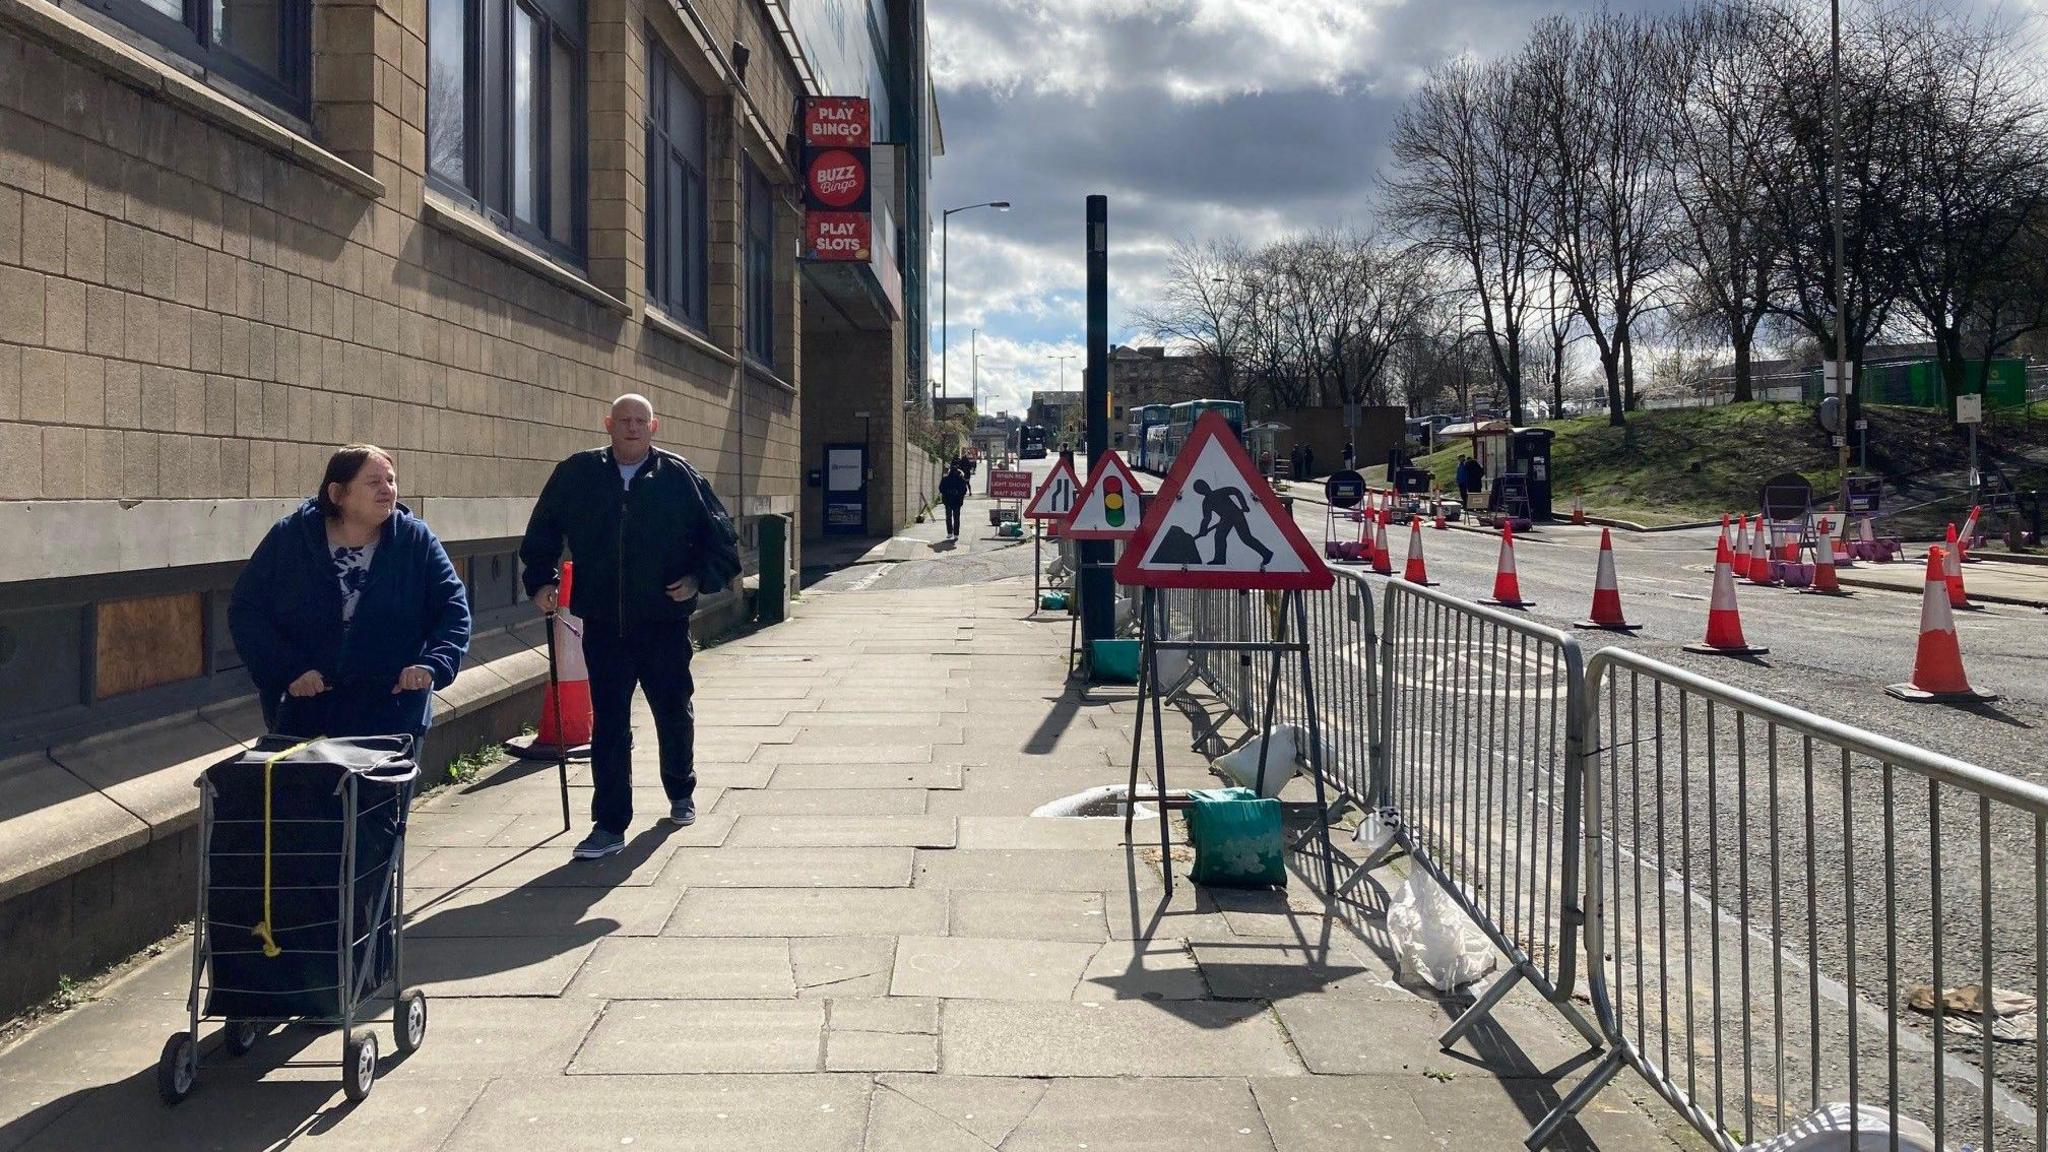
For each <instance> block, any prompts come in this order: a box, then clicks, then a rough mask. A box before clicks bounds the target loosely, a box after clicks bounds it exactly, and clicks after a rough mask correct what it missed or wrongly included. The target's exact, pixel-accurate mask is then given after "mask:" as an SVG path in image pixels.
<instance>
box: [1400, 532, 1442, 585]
mask: <svg viewBox="0 0 2048 1152" xmlns="http://www.w3.org/2000/svg"><path fill="white" fill-rule="evenodd" d="M1401 579H1403V580H1406V581H1407V582H1409V583H1410V584H1420V585H1422V586H1423V587H1424V588H1430V587H1434V586H1435V584H1436V581H1434V580H1431V579H1430V578H1429V568H1428V567H1427V566H1426V565H1424V564H1423V562H1422V517H1420V516H1414V517H1410V518H1409V520H1408V564H1407V567H1405V568H1403V569H1402V570H1401Z"/></svg>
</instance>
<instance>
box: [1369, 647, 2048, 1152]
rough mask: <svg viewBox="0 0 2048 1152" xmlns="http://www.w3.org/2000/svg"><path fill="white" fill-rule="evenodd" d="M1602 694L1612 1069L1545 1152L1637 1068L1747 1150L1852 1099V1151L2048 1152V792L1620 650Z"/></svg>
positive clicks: (1597, 922)
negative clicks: (1916, 1129)
mask: <svg viewBox="0 0 2048 1152" xmlns="http://www.w3.org/2000/svg"><path fill="white" fill-rule="evenodd" d="M1398 623H1399V622H1398V621H1390V631H1391V629H1392V627H1395V626H1398ZM1586 685H1587V687H1586V691H1585V692H1584V693H1583V699H1584V701H1585V705H1586V707H1585V709H1584V711H1583V713H1582V714H1581V717H1580V718H1581V723H1582V725H1583V730H1584V737H1583V740H1584V745H1585V759H1584V763H1585V772H1584V785H1585V792H1586V796H1585V800H1586V804H1585V840H1586V853H1585V860H1586V890H1587V917H1586V922H1585V950H1586V955H1587V956H1588V957H1590V958H1591V959H1590V960H1589V962H1588V965H1587V968H1588V973H1587V990H1588V992H1589V994H1590V995H1591V997H1592V1001H1593V1004H1594V1009H1595V1014H1596V1016H1597V1017H1598V1019H1599V1023H1600V1030H1601V1032H1602V1033H1603V1034H1604V1036H1605V1037H1606V1039H1607V1041H1608V1043H1609V1045H1610V1048H1609V1054H1608V1057H1607V1059H1606V1061H1605V1062H1604V1063H1603V1064H1601V1065H1600V1066H1599V1067H1598V1068H1597V1069H1596V1070H1595V1071H1594V1073H1593V1074H1592V1075H1590V1076H1588V1077H1587V1078H1586V1079H1585V1080H1584V1081H1582V1082H1581V1085H1580V1087H1579V1088H1578V1089H1577V1091H1575V1092H1574V1093H1573V1095H1572V1096H1571V1097H1570V1098H1568V1099H1567V1100H1566V1101H1565V1102H1564V1104H1563V1105H1562V1106H1561V1107H1560V1109H1559V1110H1558V1111H1557V1112H1555V1113H1553V1114H1552V1116H1551V1117H1549V1118H1546V1120H1545V1121H1544V1123H1543V1125H1542V1126H1540V1127H1539V1128H1538V1129H1537V1130H1536V1132H1535V1133H1534V1135H1532V1137H1531V1140H1530V1143H1531V1146H1532V1147H1533V1146H1536V1145H1537V1144H1538V1143H1540V1142H1541V1141H1542V1140H1543V1139H1546V1138H1547V1137H1548V1136H1549V1135H1550V1134H1551V1133H1552V1132H1553V1131H1554V1130H1555V1128H1556V1126H1557V1124H1558V1123H1560V1122H1561V1121H1562V1120H1563V1119H1564V1118H1565V1117H1566V1116H1568V1115H1569V1114H1570V1113H1572V1112H1574V1111H1576V1110H1577V1109H1578V1108H1580V1107H1581V1106H1583V1105H1584V1104H1585V1103H1586V1102H1587V1101H1588V1100H1589V1099H1590V1098H1591V1097H1592V1096H1593V1095H1594V1094H1595V1093H1597V1092H1598V1091H1599V1090H1600V1089H1601V1086H1602V1085H1604V1084H1606V1083H1607V1081H1608V1080H1609V1079H1611V1078H1612V1076H1613V1075H1614V1074H1615V1073H1616V1072H1617V1071H1619V1070H1620V1069H1621V1068H1622V1067H1624V1066H1625V1067H1629V1068H1633V1069H1635V1070H1636V1071H1637V1072H1638V1073H1640V1074H1641V1075H1642V1077H1643V1078H1644V1080H1646V1081H1647V1082H1648V1083H1649V1085H1650V1086H1651V1087H1652V1088H1654V1089H1655V1090H1656V1091H1657V1093H1658V1094H1659V1095H1661V1096H1662V1097H1663V1098H1664V1099H1665V1100H1666V1101H1668V1102H1669V1103H1670V1104H1671V1106H1672V1107H1674V1108H1676V1109H1677V1110H1678V1111H1679V1112H1680V1113H1681V1114H1682V1115H1683V1116H1684V1117H1685V1118H1686V1119H1687V1120H1688V1121H1689V1122H1690V1123H1691V1124H1692V1126H1693V1127H1694V1128H1696V1129H1697V1130H1698V1131H1699V1132H1700V1133H1701V1134H1702V1135H1704V1136H1705V1137H1706V1138H1707V1139H1708V1140H1710V1141H1712V1142H1713V1143H1714V1144H1715V1145H1716V1146H1717V1147H1719V1148H1722V1149H1725V1150H1730V1152H1732V1150H1734V1149H1737V1148H1739V1147H1741V1146H1743V1145H1744V1144H1746V1143H1749V1142H1753V1141H1760V1140H1763V1139H1766V1138H1769V1137H1771V1136H1773V1135H1776V1134H1780V1133H1785V1132H1788V1131H1792V1130H1794V1129H1795V1128H1796V1127H1797V1126H1799V1125H1801V1124H1811V1123H1814V1122H1815V1121H1813V1120H1812V1119H1810V1117H1811V1114H1813V1113H1814V1112H1816V1111H1818V1110H1820V1109H1823V1108H1824V1107H1826V1106H1828V1105H1830V1104H1837V1105H1839V1104H1841V1103H1843V1102H1853V1103H1855V1104H1858V1105H1861V1106H1863V1108H1864V1109H1876V1110H1881V1111H1859V1110H1853V1109H1849V1108H1845V1107H1839V1106H1838V1107H1837V1108H1835V1109H1834V1110H1833V1112H1832V1118H1831V1119H1830V1120H1828V1121H1826V1123H1832V1124H1834V1125H1836V1126H1838V1127H1839V1130H1840V1131H1841V1132H1843V1133H1845V1134H1848V1135H1849V1139H1848V1141H1847V1142H1846V1143H1844V1144H1842V1145H1841V1146H1842V1147H1858V1148H1861V1147H1890V1148H1899V1147H1907V1148H1917V1147H1928V1146H1932V1147H1937V1148H1951V1149H1960V1148H1976V1149H1980V1150H1990V1149H1997V1148H2011V1149H2021V1148H2029V1149H2040V1148H2048V1111H2044V1110H2042V1108H2041V1104H2042V1099H2041V1097H2042V1092H2043V1090H2044V1088H2048V1034H2044V1029H2043V1017H2042V1016H2041V1014H2040V1012H2039V1008H2040V1007H2041V1006H2042V1005H2043V1004H2044V1003H2048V984H2044V969H2043V967H2042V957H2043V955H2044V954H2048V936H2044V923H2048V916H2044V901H2048V855H2044V850H2048V790H2044V789H2043V788H2041V787H2039V786H2037V785H2034V784H2030V783H2027V782H2024V781H2021V780H2017V779H2014V778H2012V777H2008V776H2004V775H2001V774H1999V773H1995V772H1991V771H1988V770H1986V769H1983V768H1979V767H1977V766H1975V765H1972V764H1966V763H1964V762H1962V761H1959V760H1955V759H1952V758H1950V757H1947V756H1943V755H1940V754H1937V753H1933V752H1928V751H1926V750H1924V749H1920V748H1916V747H1913V746H1911V745H1907V744H1904V743H1900V742H1898V741H1894V740H1890V739H1886V738H1885V737H1882V736H1878V735H1875V734H1873V733H1870V732H1865V731H1862V730H1860V729H1857V728H1853V727H1850V726H1848V725H1845V724H1839V723H1836V722H1834V721H1831V720H1828V719H1825V718H1823V717H1820V716H1816V715H1814V714H1812V713H1809V712H1805V711H1801V710H1800V709H1797V708H1792V707H1790V706H1787V705H1784V704H1781V703H1778V702H1777V701H1774V700H1770V699H1767V698H1765V697H1761V696H1757V695H1755V694H1752V693H1749V692H1744V691H1741V690H1739V689H1735V688H1731V687H1729V686H1727V685H1724V684H1720V683H1717V682H1715V681H1713V680H1709V679H1706V678H1704V677H1701V676H1697V675H1694V674H1693V673H1690V672H1687V671H1685V670H1683V669H1680V668H1676V667H1673V666H1671V665H1668V664H1663V663H1660V662H1658V661H1655V660H1652V659H1649V658H1647V657H1644V656H1641V655H1638V654H1636V653H1633V652H1629V651H1625V650H1622V649H1618V648H1606V649H1602V650H1601V651H1600V652H1598V653H1597V654H1595V655H1594V656H1593V657H1592V658H1591V660H1589V661H1588V663H1587V669H1586ZM2029 1000H2031V1004H2029V1003H2028V1001H2029ZM1987 1003H1988V1004H1990V1005H1991V1006H1992V1007H1993V1008H1994V1011H1983V1010H1982V1009H1983V1008H1984V1006H1985V1005H1986V1004H1987ZM1883 1113H1891V1114H1894V1115H1896V1116H1900V1117H1911V1118H1912V1119H1913V1120H1914V1121H1917V1122H1918V1123H1921V1124H1925V1125H1926V1126H1927V1127H1928V1128H1931V1129H1932V1135H1931V1140H1932V1143H1931V1145H1929V1144H1928V1143H1924V1142H1923V1143H1917V1144H1916V1143H1912V1142H1911V1137H1910V1135H1909V1134H1910V1133H1911V1132H1912V1131H1913V1130H1912V1129H1910V1128H1908V1129H1907V1133H1905V1134H1901V1135H1900V1136H1898V1137H1896V1138H1890V1137H1886V1136H1875V1135H1871V1134H1874V1133H1884V1132H1887V1130H1888V1129H1887V1128H1886V1127H1880V1126H1879V1125H1880V1124H1887V1125H1888V1123H1889V1121H1888V1120H1887V1119H1886V1118H1885V1117H1884V1116H1883ZM1902 1127H1903V1125H1902ZM1859 1136H1860V1137H1862V1138H1864V1139H1870V1140H1872V1141H1873V1142H1872V1143H1870V1144H1864V1143H1860V1142H1858V1139H1857V1137H1859ZM1928 1138H1929V1137H1928V1136H1927V1134H1924V1133H1922V1134H1921V1139H1922V1140H1923V1141H1926V1140H1927V1139H1928ZM1828 1146H1829V1147H1833V1146H1835V1145H1833V1144H1830V1145H1828Z"/></svg>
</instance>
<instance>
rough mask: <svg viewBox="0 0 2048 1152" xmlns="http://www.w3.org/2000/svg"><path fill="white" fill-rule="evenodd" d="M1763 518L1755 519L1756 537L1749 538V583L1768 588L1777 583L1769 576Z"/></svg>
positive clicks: (1768, 550) (1768, 555) (1765, 531)
mask: <svg viewBox="0 0 2048 1152" xmlns="http://www.w3.org/2000/svg"><path fill="white" fill-rule="evenodd" d="M1768 535H1769V531H1768V530H1767V529H1766V528H1765V527H1764V518H1763V517H1761V516H1759V517H1757V518H1756V535H1754V536H1752V537H1750V538H1749V582H1750V583H1751V584H1757V585H1761V586H1762V587H1765V588H1769V587H1770V586H1771V585H1773V584H1776V583H1777V582H1778V581H1777V580H1776V579H1775V578H1774V577H1773V576H1772V575H1771V546H1770V541H1769V539H1768Z"/></svg>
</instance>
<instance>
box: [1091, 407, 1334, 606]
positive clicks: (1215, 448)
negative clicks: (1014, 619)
mask: <svg viewBox="0 0 2048 1152" xmlns="http://www.w3.org/2000/svg"><path fill="white" fill-rule="evenodd" d="M1198 486H1199V487H1198ZM1116 581H1117V583H1119V584H1132V585H1137V586H1139V587H1147V588H1245V589H1257V590H1270V591H1294V590H1305V589H1321V588H1328V587H1330V586H1331V585H1332V584H1334V583H1335V582H1336V578H1335V577H1334V576H1332V575H1331V574H1330V569H1329V566H1328V565H1326V564H1324V563H1323V559H1322V557H1321V556H1318V555H1317V554H1316V550H1315V549H1314V548H1312V547H1310V545H1309V542H1308V538H1307V537H1305V536H1303V535H1302V534H1301V529H1300V528H1299V527H1297V526H1296V525H1295V523H1294V518H1293V517H1291V516H1289V515H1287V513H1286V512H1285V511H1284V510H1283V509H1282V508H1281V507H1280V501H1279V500H1278V498H1276V497H1275V496H1274V495H1273V489H1272V488H1270V487H1269V486H1267V484H1266V482H1265V480H1263V479H1261V478H1260V476H1259V472H1258V469H1257V468H1255V467H1253V466H1252V460H1251V457H1250V456H1249V455H1247V454H1246V453H1245V450H1244V446H1243V445H1242V444H1239V443H1238V441H1237V434H1236V433H1235V432H1233V431H1232V430H1231V428H1230V422H1229V421H1227V420H1225V419H1224V418H1223V417H1222V415H1221V414H1219V413H1215V412H1208V413H1204V414H1203V415H1202V417H1201V419H1199V420H1197V421H1196V422H1195V427H1194V430H1193V431H1192V432H1191V433H1189V435H1188V440H1187V443H1186V444H1185V445H1184V446H1183V447H1182V448H1181V450H1180V454H1179V455H1178V456H1176V457H1174V461H1173V469H1172V470H1171V471H1170V472H1168V473H1167V475H1166V481H1165V483H1163V484H1161V485H1160V488H1159V495H1158V496H1156V497H1153V499H1152V500H1151V501H1150V506H1149V507H1148V508H1147V509H1146V513H1145V518H1144V522H1143V523H1141V524H1140V525H1139V526H1138V534H1137V536H1135V537H1133V538H1132V540H1131V542H1130V543H1129V544H1128V545H1126V546H1125V547H1124V554H1123V557H1122V558H1121V559H1119V560H1118V561H1117V563H1116Z"/></svg>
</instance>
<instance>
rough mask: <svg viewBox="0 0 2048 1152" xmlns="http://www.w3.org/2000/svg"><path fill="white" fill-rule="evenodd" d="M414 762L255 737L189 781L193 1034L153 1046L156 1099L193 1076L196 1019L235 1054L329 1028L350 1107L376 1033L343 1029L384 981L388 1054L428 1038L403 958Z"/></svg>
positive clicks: (392, 746) (328, 742)
mask: <svg viewBox="0 0 2048 1152" xmlns="http://www.w3.org/2000/svg"><path fill="white" fill-rule="evenodd" d="M413 751H414V749H413V740H412V737H410V736H405V735H398V736H367V737H350V738H332V739H325V738H322V739H313V740H299V739H297V738H295V737H289V736H265V737H263V738H262V739H261V740H259V741H258V742H257V743H256V744H255V745H254V746H253V747H251V748H249V749H248V750H247V751H244V752H241V753H239V754H237V755H235V756H232V757H230V758H228V759H226V760H223V761H221V762H220V763H217V764H215V765H213V766H212V767H211V768H208V769H207V770H206V771H205V772H204V773H202V774H201V776H200V779H199V782H198V783H199V787H200V789H201V795H202V800H201V804H200V850H201V853H202V862H201V870H200V877H199V916H198V920H199V923H198V930H197V932H196V933H195V935H194V939H193V966H192V994H191V997H192V998H191V1016H192V1031H191V1032H189V1033H180V1034H178V1035H177V1036H174V1037H172V1039H171V1042H170V1043H169V1044H167V1045H166V1047H165V1050H164V1056H163V1060H162V1061H161V1062H160V1064H159V1068H158V1073H159V1084H158V1087H159V1089H160V1090H161V1091H162V1094H163V1096H164V1098H165V1099H166V1101H168V1102H170V1103H176V1102H177V1101H178V1100H181V1099H183V1098H184V1096H185V1094H186V1093H188V1092H189V1091H190V1090H191V1087H192V1083H193V1081H194V1080H195V1079H196V1077H197V1064H198V1059H197V1048H196V1045H195V1044H193V1042H192V1038H193V1037H195V1036H196V1035H197V1034H198V1025H199V1022H200V1021H201V1020H202V1019H218V1020H224V1021H226V1023H227V1029H226V1031H227V1035H226V1042H225V1048H226V1050H227V1052H228V1053H229V1054H230V1055H234V1056H239V1055H241V1054H243V1053H245V1052H247V1051H248V1050H249V1048H250V1047H252V1046H253V1045H254V1043H255V1041H256V1039H257V1038H258V1037H259V1036H260V1035H261V1032H262V1030H263V1026H264V1025H268V1024H276V1023H284V1022H290V1021H301V1022H309V1023H328V1024H335V1025H339V1026H340V1027H341V1029H342V1034H343V1045H344V1048H343V1077H342V1079H343V1086H344V1088H346V1089H347V1091H348V1095H349V1096H350V1098H351V1099H361V1098H362V1096H364V1095H367V1094H368V1092H369V1088H370V1085H371V1083H372V1082H373V1081H374V1078H375V1074H376V1041H375V1038H374V1036H372V1035H371V1033H370V1032H369V1031H368V1030H367V1029H363V1030H361V1031H358V1030H357V1029H356V1027H355V1025H356V1023H357V1022H358V1019H359V1017H360V1016H361V1015H363V1012H362V1009H363V1005H364V1003H365V1002H366V1001H369V1000H371V999H373V998H375V997H377V996H378V994H379V993H380V992H382V991H383V989H384V988H385V986H386V985H390V986H391V998H392V1001H393V1004H394V1012H393V1017H394V1027H395V1030H396V1032H397V1037H398V1047H399V1050H400V1051H401V1052H409V1051H411V1050H412V1049H413V1048H414V1047H417V1045H418V1043H419V1042H420V1040H421V1039H422V1038H424V1034H425V1030H426V1004H425V999H424V997H422V996H421V995H420V994H419V993H418V992H417V991H408V990H407V989H406V988H405V987H404V984H403V965H402V963H401V952H402V939H401V936H400V923H401V918H402V916H403V914H404V907H403V903H404V885H403V878H402V870H403V866H404V858H405V825H406V817H407V813H408V810H409V809H410V807H411V802H412V792H413V786H414V784H415V782H416V781H417V780H418V778H419V767H418V765H417V764H416V763H415V762H414V760H413ZM181 1045H182V1047H181Z"/></svg>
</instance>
